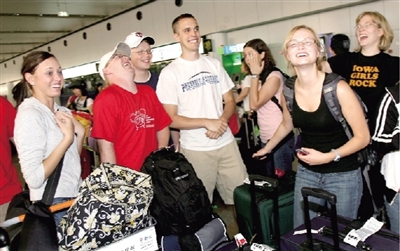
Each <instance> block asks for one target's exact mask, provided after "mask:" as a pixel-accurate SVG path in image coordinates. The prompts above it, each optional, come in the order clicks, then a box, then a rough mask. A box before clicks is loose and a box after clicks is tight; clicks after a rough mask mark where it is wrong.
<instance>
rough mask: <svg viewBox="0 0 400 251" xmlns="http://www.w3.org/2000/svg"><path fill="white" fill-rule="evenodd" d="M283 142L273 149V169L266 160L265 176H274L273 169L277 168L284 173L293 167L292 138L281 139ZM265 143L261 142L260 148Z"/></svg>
mask: <svg viewBox="0 0 400 251" xmlns="http://www.w3.org/2000/svg"><path fill="white" fill-rule="evenodd" d="M283 140H284V142H282V143H281V144H279V145H277V146H276V147H275V148H274V152H273V158H274V167H273V166H272V163H271V161H270V160H268V159H267V162H266V168H267V175H268V176H270V177H273V176H274V174H275V168H279V169H281V170H284V171H288V170H292V169H293V166H292V163H293V158H294V157H293V152H294V151H293V147H294V137H288V138H285V139H283ZM265 145H266V143H263V142H261V147H264V146H265Z"/></svg>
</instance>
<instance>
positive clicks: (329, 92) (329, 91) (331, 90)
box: [322, 73, 353, 139]
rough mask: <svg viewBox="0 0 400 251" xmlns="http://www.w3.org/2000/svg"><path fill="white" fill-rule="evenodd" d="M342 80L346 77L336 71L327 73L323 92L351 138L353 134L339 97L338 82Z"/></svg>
mask: <svg viewBox="0 0 400 251" xmlns="http://www.w3.org/2000/svg"><path fill="white" fill-rule="evenodd" d="M340 80H344V78H343V77H341V76H339V75H337V74H336V73H330V74H328V73H327V74H326V75H325V79H324V84H323V87H322V94H323V95H324V100H325V103H326V105H327V106H328V109H329V111H330V112H331V114H332V116H333V118H334V119H335V120H336V121H338V122H340V124H341V125H342V127H343V130H344V132H345V133H346V136H347V138H349V139H351V138H352V137H353V135H352V133H351V131H350V129H349V126H348V125H347V122H346V120H345V118H344V117H343V114H342V107H341V106H340V103H339V99H338V97H337V84H338V83H339V81H340Z"/></svg>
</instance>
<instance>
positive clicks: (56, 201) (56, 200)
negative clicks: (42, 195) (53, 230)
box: [53, 198, 73, 226]
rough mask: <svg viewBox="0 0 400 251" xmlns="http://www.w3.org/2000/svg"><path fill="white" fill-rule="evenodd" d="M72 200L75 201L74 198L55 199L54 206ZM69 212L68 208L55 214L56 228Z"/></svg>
mask: <svg viewBox="0 0 400 251" xmlns="http://www.w3.org/2000/svg"><path fill="white" fill-rule="evenodd" d="M71 199H73V198H54V199H53V205H54V204H58V203H61V202H64V201H67V200H71ZM67 211H68V208H66V209H63V210H60V211H58V212H56V213H54V214H53V217H54V221H55V222H56V226H58V224H59V223H60V221H61V218H62V217H63V216H64V215H66V214H67Z"/></svg>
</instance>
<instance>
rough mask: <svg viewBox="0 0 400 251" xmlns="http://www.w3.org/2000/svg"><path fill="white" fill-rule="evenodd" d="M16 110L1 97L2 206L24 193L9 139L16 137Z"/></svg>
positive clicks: (0, 162) (0, 178)
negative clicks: (16, 195) (13, 160)
mask: <svg viewBox="0 0 400 251" xmlns="http://www.w3.org/2000/svg"><path fill="white" fill-rule="evenodd" d="M15 115H16V110H15V108H14V107H13V106H12V105H11V103H10V102H8V100H7V99H5V98H4V97H1V96H0V128H1V130H0V205H1V204H4V203H7V202H9V201H10V200H11V199H12V197H13V196H14V195H15V194H17V193H19V192H20V191H22V189H21V183H20V182H19V179H18V174H17V170H16V169H15V166H14V165H13V163H12V158H11V146H10V141H9V139H10V138H12V137H14V119H15Z"/></svg>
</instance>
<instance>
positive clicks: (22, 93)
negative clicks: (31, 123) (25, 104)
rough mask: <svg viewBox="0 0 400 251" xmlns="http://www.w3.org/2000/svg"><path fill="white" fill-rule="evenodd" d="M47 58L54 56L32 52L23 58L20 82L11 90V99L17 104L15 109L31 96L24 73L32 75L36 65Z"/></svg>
mask: <svg viewBox="0 0 400 251" xmlns="http://www.w3.org/2000/svg"><path fill="white" fill-rule="evenodd" d="M48 58H55V56H54V55H53V54H51V53H48V52H47V51H34V52H31V53H29V54H28V55H27V56H26V57H25V59H24V62H23V63H22V68H21V75H22V80H21V81H20V82H19V83H18V84H16V85H15V86H14V88H13V89H12V94H13V98H14V100H15V102H16V103H17V104H16V107H18V106H19V105H20V104H21V103H22V101H24V99H25V98H27V97H30V96H31V95H32V86H31V85H30V84H29V83H28V81H27V80H26V79H25V73H30V74H34V73H35V71H36V69H37V67H38V65H39V64H40V63H42V62H43V61H45V60H46V59H48Z"/></svg>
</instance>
